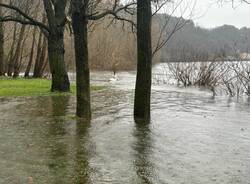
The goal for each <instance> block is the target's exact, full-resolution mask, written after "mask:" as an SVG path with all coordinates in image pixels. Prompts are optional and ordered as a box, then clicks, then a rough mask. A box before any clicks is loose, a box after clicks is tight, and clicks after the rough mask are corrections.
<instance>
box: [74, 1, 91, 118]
mask: <svg viewBox="0 0 250 184" xmlns="http://www.w3.org/2000/svg"><path fill="white" fill-rule="evenodd" d="M87 4H88V1H84V3H83V4H82V2H81V1H79V0H73V3H72V6H73V7H72V23H73V31H74V43H75V61H76V86H77V109H76V115H77V116H78V117H80V118H83V119H86V120H88V119H91V105H90V72H89V60H88V33H87V31H88V28H87V26H88V21H87V17H86V16H85V15H86V9H87V7H86V6H85V5H87ZM79 7H81V8H79Z"/></svg>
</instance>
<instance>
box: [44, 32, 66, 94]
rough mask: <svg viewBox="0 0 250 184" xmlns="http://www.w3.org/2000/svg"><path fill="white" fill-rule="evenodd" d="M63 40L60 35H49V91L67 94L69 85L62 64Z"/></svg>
mask: <svg viewBox="0 0 250 184" xmlns="http://www.w3.org/2000/svg"><path fill="white" fill-rule="evenodd" d="M64 52H65V51H64V40H63V31H62V33H61V34H56V35H49V38H48V55H49V64H50V71H51V74H52V85H51V91H52V92H55V91H60V92H68V91H70V83H69V78H68V74H67V71H66V66H65V62H64Z"/></svg>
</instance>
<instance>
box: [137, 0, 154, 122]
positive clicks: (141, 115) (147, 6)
mask: <svg viewBox="0 0 250 184" xmlns="http://www.w3.org/2000/svg"><path fill="white" fill-rule="evenodd" d="M151 17H152V10H151V0H137V52H138V53H137V54H138V56H137V62H138V63H137V77H136V87H135V102H134V118H135V121H136V122H149V121H150V103H151V83H152V82H151V80H152V79H151V76H152V44H151V21H152V20H151V19H152V18H151Z"/></svg>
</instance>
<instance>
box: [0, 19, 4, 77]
mask: <svg viewBox="0 0 250 184" xmlns="http://www.w3.org/2000/svg"><path fill="white" fill-rule="evenodd" d="M2 75H5V63H4V29H3V23H0V76H2Z"/></svg>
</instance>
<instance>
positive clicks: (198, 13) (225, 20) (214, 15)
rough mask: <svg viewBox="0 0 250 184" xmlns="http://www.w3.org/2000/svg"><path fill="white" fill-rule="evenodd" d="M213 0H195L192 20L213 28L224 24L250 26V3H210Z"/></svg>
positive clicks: (239, 26)
mask: <svg viewBox="0 0 250 184" xmlns="http://www.w3.org/2000/svg"><path fill="white" fill-rule="evenodd" d="M212 1H214V0H197V2H196V6H195V13H194V22H195V23H196V24H198V25H199V26H202V27H206V28H213V27H216V26H221V25H224V24H229V25H234V26H236V27H238V28H241V27H249V28H250V5H248V4H235V5H234V7H232V4H231V3H228V4H223V5H222V4H218V3H211V2H212Z"/></svg>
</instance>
